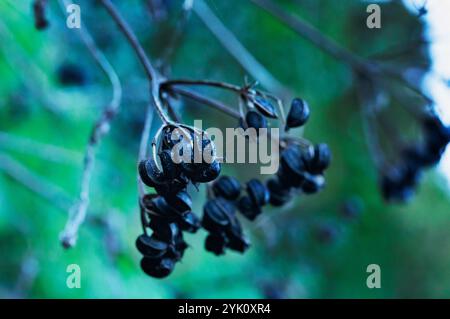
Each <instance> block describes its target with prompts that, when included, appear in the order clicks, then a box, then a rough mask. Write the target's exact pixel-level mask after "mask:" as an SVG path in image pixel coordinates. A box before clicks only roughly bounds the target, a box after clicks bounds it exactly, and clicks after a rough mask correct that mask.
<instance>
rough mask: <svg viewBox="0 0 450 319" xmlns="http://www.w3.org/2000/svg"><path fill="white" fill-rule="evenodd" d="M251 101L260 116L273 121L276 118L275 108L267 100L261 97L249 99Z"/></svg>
mask: <svg viewBox="0 0 450 319" xmlns="http://www.w3.org/2000/svg"><path fill="white" fill-rule="evenodd" d="M251 101H252V103H253V105H254V106H255V108H256V109H257V110H258V112H260V113H261V114H262V115H264V116H266V117H270V118H273V119H276V118H277V117H278V115H277V112H276V110H275V107H274V106H273V105H272V103H270V102H269V101H268V100H267V99H265V98H263V97H261V96H254V97H252V98H251Z"/></svg>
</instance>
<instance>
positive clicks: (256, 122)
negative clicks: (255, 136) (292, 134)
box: [245, 111, 267, 133]
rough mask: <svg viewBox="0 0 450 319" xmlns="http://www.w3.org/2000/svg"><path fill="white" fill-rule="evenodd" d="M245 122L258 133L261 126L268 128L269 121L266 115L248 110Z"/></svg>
mask: <svg viewBox="0 0 450 319" xmlns="http://www.w3.org/2000/svg"><path fill="white" fill-rule="evenodd" d="M245 122H246V123H247V126H248V127H249V128H254V129H256V131H257V133H258V130H259V129H260V128H267V121H266V119H265V118H264V116H262V115H261V114H259V113H258V112H255V111H249V112H247V114H246V115H245Z"/></svg>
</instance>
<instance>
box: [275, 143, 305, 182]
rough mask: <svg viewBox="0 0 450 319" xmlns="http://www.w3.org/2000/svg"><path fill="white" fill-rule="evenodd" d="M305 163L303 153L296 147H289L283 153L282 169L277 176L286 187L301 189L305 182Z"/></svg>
mask: <svg viewBox="0 0 450 319" xmlns="http://www.w3.org/2000/svg"><path fill="white" fill-rule="evenodd" d="M305 170H306V167H305V163H304V161H303V160H302V151H301V150H300V149H299V148H298V147H296V146H289V147H288V148H286V149H285V150H283V152H282V153H281V159H280V169H279V171H278V172H277V175H278V177H279V179H280V181H281V182H282V183H283V185H286V187H300V185H301V184H302V183H303V180H304V174H305Z"/></svg>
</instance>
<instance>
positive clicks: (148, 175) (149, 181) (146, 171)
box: [138, 159, 166, 187]
mask: <svg viewBox="0 0 450 319" xmlns="http://www.w3.org/2000/svg"><path fill="white" fill-rule="evenodd" d="M138 170H139V176H140V177H141V180H142V182H143V183H144V184H145V185H147V186H149V187H155V186H156V185H157V184H162V183H164V182H165V181H166V179H165V177H164V174H163V172H161V171H160V170H159V169H158V167H157V166H156V163H155V162H154V161H153V159H149V160H143V161H141V162H140V163H139V167H138Z"/></svg>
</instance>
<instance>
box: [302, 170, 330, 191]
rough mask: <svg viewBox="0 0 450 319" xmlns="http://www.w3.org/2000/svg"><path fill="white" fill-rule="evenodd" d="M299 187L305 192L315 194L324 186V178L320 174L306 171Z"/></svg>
mask: <svg viewBox="0 0 450 319" xmlns="http://www.w3.org/2000/svg"><path fill="white" fill-rule="evenodd" d="M304 177H305V179H304V181H303V183H302V186H301V189H302V191H303V193H305V194H315V193H317V192H319V191H320V190H321V189H323V188H324V187H325V178H324V177H323V176H322V175H312V174H310V173H306V174H305V175H304Z"/></svg>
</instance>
